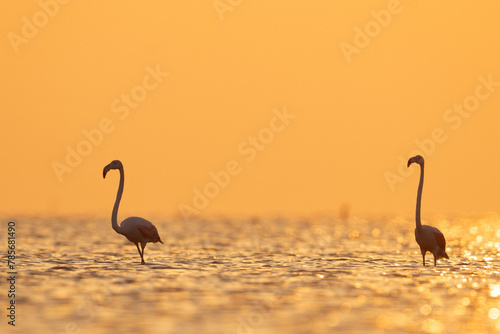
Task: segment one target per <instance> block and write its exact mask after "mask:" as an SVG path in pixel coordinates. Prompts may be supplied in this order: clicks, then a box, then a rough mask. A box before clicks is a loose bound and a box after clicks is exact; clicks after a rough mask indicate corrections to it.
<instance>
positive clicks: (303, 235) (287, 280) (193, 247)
mask: <svg viewBox="0 0 500 334" xmlns="http://www.w3.org/2000/svg"><path fill="white" fill-rule="evenodd" d="M152 220H153V219H152ZM6 222H7V221H5V224H3V225H4V227H3V228H2V230H1V231H0V235H1V236H2V242H3V243H4V245H6V244H7V242H6V225H7V223H6ZM153 222H154V223H155V225H156V226H157V228H158V230H159V232H160V235H161V237H162V239H163V241H164V242H165V245H162V244H148V246H147V247H146V252H145V260H146V262H147V265H140V264H139V263H140V257H139V254H138V252H137V249H136V248H135V246H134V245H133V244H131V243H130V242H128V241H127V240H126V239H125V238H124V237H123V236H120V235H118V234H116V233H115V232H114V231H113V230H112V229H111V223H110V222H109V220H108V219H107V218H75V217H66V218H50V217H48V218H47V217H31V218H22V219H19V220H17V221H16V224H17V225H16V228H17V231H16V232H17V234H16V236H17V255H18V259H17V261H16V264H17V272H18V276H17V282H16V284H17V286H16V290H17V294H16V295H17V301H16V303H17V311H16V312H17V314H16V315H17V319H16V328H15V331H16V332H18V333H111V332H114V333H245V334H250V333H333V332H335V333H367V332H370V333H401V332H419V333H421V332H423V333H492V332H497V331H499V330H500V311H499V310H500V299H499V296H500V282H499V276H498V273H499V269H500V262H499V260H500V257H499V255H500V251H499V249H500V218H499V217H498V216H497V215H494V214H491V215H487V216H483V217H473V216H460V217H434V218H431V219H429V220H427V221H426V222H425V223H426V224H431V225H434V226H436V227H438V228H439V229H440V230H441V231H442V232H443V233H444V234H445V236H446V239H447V252H448V254H449V256H450V260H440V261H439V263H438V266H437V267H434V266H433V259H432V255H431V254H428V255H427V264H428V266H426V267H423V266H422V258H421V255H420V251H419V249H418V246H417V244H416V242H415V240H414V236H413V229H414V222H413V220H412V219H411V218H402V217H387V218H381V219H376V220H371V219H360V218H357V219H349V220H342V219H339V218H335V217H327V216H314V217H302V218H280V217H268V218H246V219H226V218H214V219H211V220H195V221H191V222H189V223H185V222H183V221H176V220H168V221H167V220H164V219H163V220H162V218H157V219H154V220H153ZM4 249H5V248H4ZM2 270H3V271H4V273H5V272H6V268H5V267H3V269H2ZM5 275H6V274H4V276H5ZM0 289H1V295H2V298H1V299H0V300H1V301H2V310H4V311H3V312H2V315H3V316H2V319H3V320H2V324H1V325H0V328H2V332H5V331H4V329H6V330H8V331H9V332H13V331H12V328H11V327H10V326H8V325H7V320H6V319H7V318H6V317H5V307H7V306H8V305H7V304H6V303H8V300H7V298H6V294H7V283H6V282H4V280H2V283H1V285H0ZM4 304H5V305H4ZM4 306H5V307H4Z"/></svg>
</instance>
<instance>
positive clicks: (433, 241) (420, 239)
mask: <svg viewBox="0 0 500 334" xmlns="http://www.w3.org/2000/svg"><path fill="white" fill-rule="evenodd" d="M414 162H415V163H417V164H419V165H420V182H419V184H418V193H417V209H416V213H415V222H416V228H415V240H416V241H417V243H418V245H419V246H420V252H421V253H422V261H423V263H424V266H425V253H427V252H431V253H432V255H434V266H436V261H437V260H439V259H440V258H446V259H449V257H448V254H446V240H445V238H444V235H443V233H441V231H439V230H438V229H437V228H435V227H432V226H429V225H422V222H421V221H420V205H421V202H422V188H423V187H424V158H423V157H422V156H420V155H416V156H414V157H413V158H410V160H408V167H410V165H411V164H412V163H414Z"/></svg>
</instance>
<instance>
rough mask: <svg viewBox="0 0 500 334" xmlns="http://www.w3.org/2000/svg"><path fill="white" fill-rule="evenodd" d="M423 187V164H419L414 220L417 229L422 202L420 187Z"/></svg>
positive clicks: (419, 223) (419, 226) (420, 223)
mask: <svg viewBox="0 0 500 334" xmlns="http://www.w3.org/2000/svg"><path fill="white" fill-rule="evenodd" d="M423 187H424V164H423V163H422V164H421V165H420V182H419V183H418V193H417V210H416V212H415V222H416V224H417V229H420V228H422V222H421V221H420V206H421V203H422V188H423Z"/></svg>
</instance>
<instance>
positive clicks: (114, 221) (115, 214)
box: [111, 167, 125, 234]
mask: <svg viewBox="0 0 500 334" xmlns="http://www.w3.org/2000/svg"><path fill="white" fill-rule="evenodd" d="M124 183H125V175H124V172H123V167H122V168H120V185H119V186H118V193H117V194H116V201H115V206H114V207H113V214H112V216H111V227H113V230H115V231H116V232H117V233H120V234H121V227H120V226H118V207H119V206H120V200H121V199H122V194H123V185H124Z"/></svg>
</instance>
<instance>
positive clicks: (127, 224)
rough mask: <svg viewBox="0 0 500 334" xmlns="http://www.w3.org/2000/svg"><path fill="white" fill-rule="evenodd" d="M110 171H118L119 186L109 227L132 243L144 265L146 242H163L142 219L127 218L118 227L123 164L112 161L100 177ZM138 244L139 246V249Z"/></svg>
mask: <svg viewBox="0 0 500 334" xmlns="http://www.w3.org/2000/svg"><path fill="white" fill-rule="evenodd" d="M111 169H118V170H119V171H120V185H119V187H118V193H117V194H116V201H115V206H114V207H113V214H112V216H111V226H112V227H113V229H114V230H115V231H116V232H117V233H119V234H122V235H124V236H125V237H126V238H127V239H128V240H129V241H130V242H133V243H134V244H135V246H136V247H137V250H138V251H139V255H140V256H141V264H145V262H144V248H146V244H147V243H148V242H153V243H155V242H161V243H163V241H161V239H160V235H159V234H158V230H157V229H156V227H155V226H154V225H153V224H152V223H151V222H150V221H148V220H146V219H144V218H140V217H129V218H127V219H125V220H124V221H123V222H122V223H121V226H120V225H118V206H119V205H120V200H121V198H122V194H123V185H124V183H125V176H124V172H123V164H122V163H121V162H120V161H119V160H113V161H112V162H111V163H110V164H109V165H107V166H106V167H104V170H103V172H102V176H103V177H104V178H106V174H107V173H108V171H109V170H111ZM139 244H141V248H140V249H139ZM141 249H142V251H141Z"/></svg>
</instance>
